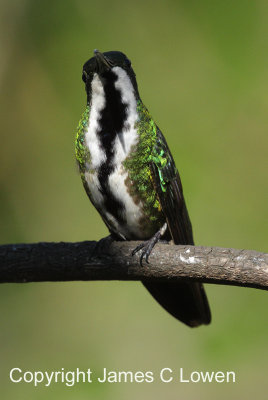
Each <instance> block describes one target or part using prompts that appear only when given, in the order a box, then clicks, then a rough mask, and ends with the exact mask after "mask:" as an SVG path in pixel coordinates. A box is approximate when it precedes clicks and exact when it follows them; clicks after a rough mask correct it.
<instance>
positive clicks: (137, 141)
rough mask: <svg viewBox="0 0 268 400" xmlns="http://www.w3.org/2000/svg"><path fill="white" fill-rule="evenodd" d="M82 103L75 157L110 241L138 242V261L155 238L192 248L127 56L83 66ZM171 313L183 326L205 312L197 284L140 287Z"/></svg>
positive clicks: (104, 56)
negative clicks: (107, 231) (83, 91)
mask: <svg viewBox="0 0 268 400" xmlns="http://www.w3.org/2000/svg"><path fill="white" fill-rule="evenodd" d="M82 80H83V82H84V84H85V89H86V95H87V102H86V108H85V110H84V112H83V114H82V117H81V119H80V122H79V125H78V128H77V134H76V141H75V152H76V160H77V163H78V167H79V171H80V174H81V178H82V182H83V186H84V188H85V191H86V193H87V195H88V197H89V199H90V201H91V202H92V203H93V205H94V206H95V208H96V209H97V211H98V212H99V214H100V215H101V217H102V219H103V221H104V223H105V224H106V226H107V228H108V230H109V232H110V238H111V239H112V240H140V241H142V243H141V244H140V245H139V246H137V247H136V248H135V249H134V250H133V252H132V254H133V255H134V254H135V253H137V252H138V251H140V252H141V253H140V254H141V255H140V264H141V266H142V265H143V264H142V263H143V261H145V262H147V263H149V261H148V260H149V256H150V253H151V251H152V249H153V247H154V246H155V245H156V243H157V242H158V241H159V240H165V241H170V240H173V242H174V243H175V244H181V245H187V244H188V245H193V244H194V241H193V233H192V226H191V222H190V218H189V215H188V212H187V208H186V204H185V200H184V196H183V190H182V184H181V180H180V176H179V173H178V170H177V168H176V165H175V162H174V159H173V157H172V154H171V152H170V150H169V148H168V145H167V142H166V140H165V138H164V136H163V134H162V132H161V131H160V129H159V128H158V126H157V125H156V123H155V122H154V120H153V118H152V117H151V115H150V113H149V111H148V109H147V108H146V107H145V105H144V104H143V102H142V100H141V97H140V94H139V90H138V85H137V81H136V75H135V72H134V70H133V68H132V65H131V61H130V60H129V58H128V57H127V56H126V55H125V54H124V53H122V52H120V51H108V52H104V53H101V52H100V51H99V50H94V56H93V57H92V58H90V59H89V60H88V61H87V62H86V63H85V64H84V66H83V72H82ZM143 285H144V286H145V287H146V289H148V290H149V292H150V293H151V294H152V296H153V297H154V298H155V299H156V300H157V301H158V302H159V303H160V305H161V306H162V307H163V308H164V309H166V310H167V311H168V312H169V313H170V314H171V315H173V316H174V317H175V318H177V319H178V320H180V321H181V322H183V323H185V324H186V325H188V326H190V327H196V326H199V325H201V324H209V323H210V321H211V314H210V309H209V305H208V300H207V297H206V294H205V291H204V288H203V285H202V284H201V283H198V282H185V281H184V282H183V281H182V282H152V283H150V282H143Z"/></svg>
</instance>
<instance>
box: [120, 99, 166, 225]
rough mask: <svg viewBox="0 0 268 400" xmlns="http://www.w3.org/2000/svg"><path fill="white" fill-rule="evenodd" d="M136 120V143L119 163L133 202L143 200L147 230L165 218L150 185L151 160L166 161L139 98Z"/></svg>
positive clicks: (152, 186) (154, 127)
mask: <svg viewBox="0 0 268 400" xmlns="http://www.w3.org/2000/svg"><path fill="white" fill-rule="evenodd" d="M137 111H138V115H139V120H138V121H137V123H136V128H137V132H138V134H139V142H138V144H137V145H136V148H135V149H134V150H133V152H132V153H131V154H130V156H129V157H128V158H127V159H126V160H125V161H124V163H123V165H124V167H125V168H126V170H127V171H128V176H129V179H128V182H126V184H127V185H128V188H129V192H130V194H131V196H132V197H133V198H134V199H136V201H137V202H138V201H141V202H142V203H143V209H144V223H145V224H146V223H147V224H148V222H149V224H150V228H151V229H150V230H152V231H156V230H157V229H159V228H160V227H161V226H162V224H163V222H164V221H165V217H164V215H163V214H162V211H161V207H160V203H159V200H158V197H157V194H156V191H155V188H154V182H153V178H152V174H151V168H150V165H151V163H153V162H154V163H158V164H159V163H160V164H161V163H163V164H164V163H166V160H165V158H164V156H163V154H162V155H161V154H160V153H161V150H159V152H158V151H157V149H158V146H157V144H158V135H157V126H156V124H155V123H154V121H153V119H152V117H151V115H150V113H149V111H148V110H147V108H146V107H145V106H144V104H143V103H142V101H141V100H139V101H138V102H137Z"/></svg>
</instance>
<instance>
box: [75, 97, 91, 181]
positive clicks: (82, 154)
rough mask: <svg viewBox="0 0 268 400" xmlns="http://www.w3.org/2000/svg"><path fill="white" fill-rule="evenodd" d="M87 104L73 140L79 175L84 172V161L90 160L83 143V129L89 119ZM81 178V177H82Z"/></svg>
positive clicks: (84, 129)
mask: <svg viewBox="0 0 268 400" xmlns="http://www.w3.org/2000/svg"><path fill="white" fill-rule="evenodd" d="M89 111H90V109H89V105H87V107H86V109H85V111H84V112H83V114H82V117H81V119H80V121H79V123H78V127H77V133H76V140H75V156H76V160H77V162H78V165H79V169H80V172H81V175H83V174H84V173H85V169H86V163H89V162H90V154H89V151H88V148H87V146H86V145H85V143H84V141H85V131H86V128H87V126H88V121H89ZM82 178H83V177H82Z"/></svg>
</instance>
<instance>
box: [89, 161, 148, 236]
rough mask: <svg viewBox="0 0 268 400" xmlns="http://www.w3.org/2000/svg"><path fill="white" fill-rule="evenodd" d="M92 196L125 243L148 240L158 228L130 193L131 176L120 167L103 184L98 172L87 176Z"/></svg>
mask: <svg viewBox="0 0 268 400" xmlns="http://www.w3.org/2000/svg"><path fill="white" fill-rule="evenodd" d="M85 180H86V185H87V188H88V191H89V197H90V200H91V201H92V203H93V205H94V206H95V207H96V209H97V210H98V211H99V213H100V214H101V216H102V218H103V220H104V222H105V223H106V225H107V226H108V228H109V230H110V231H111V232H112V233H114V234H116V235H117V236H120V237H121V238H122V239H125V240H134V239H137V240H138V239H147V238H149V237H151V236H152V234H154V233H155V231H156V228H155V227H154V226H153V225H150V220H149V219H148V218H147V216H146V215H145V213H144V206H143V202H142V201H141V200H140V199H138V198H137V197H135V199H134V198H133V196H131V194H130V192H129V186H128V182H129V177H128V173H127V171H126V170H125V169H124V167H123V166H122V164H121V166H119V167H117V168H115V169H114V171H113V172H111V174H110V175H109V176H108V178H107V180H106V182H103V181H102V182H101V181H100V177H99V175H98V171H97V170H96V171H95V172H87V173H86V174H85Z"/></svg>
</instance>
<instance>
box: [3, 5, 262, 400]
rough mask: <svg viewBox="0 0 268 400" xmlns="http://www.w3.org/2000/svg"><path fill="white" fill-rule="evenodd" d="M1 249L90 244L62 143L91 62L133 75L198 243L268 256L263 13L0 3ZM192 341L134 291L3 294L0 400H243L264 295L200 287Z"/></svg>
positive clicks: (228, 8) (46, 289)
mask: <svg viewBox="0 0 268 400" xmlns="http://www.w3.org/2000/svg"><path fill="white" fill-rule="evenodd" d="M0 14H1V17H0V18H1V19H0V32H1V35H0V45H1V53H0V54H1V56H0V57H1V63H0V87H1V90H0V102H1V107H0V113H1V131H0V132H1V146H0V159H1V169H0V178H1V192H0V205H1V206H0V226H1V230H0V235H1V243H15V242H38V241H81V240H86V239H87V240H91V239H99V238H101V237H103V236H105V235H106V234H107V231H106V228H105V226H104V224H103V222H102V220H101V219H100V217H99V216H98V214H97V212H96V211H95V210H94V208H93V206H91V204H90V203H89V200H88V199H87V197H86V194H85V193H84V189H83V187H82V184H81V182H80V177H79V174H78V171H77V168H76V165H75V160H74V136H75V130H76V126H77V123H78V120H79V118H80V115H81V113H82V111H83V109H84V107H85V102H86V97H85V92H84V85H83V83H82V80H81V68H82V65H83V63H84V62H85V61H86V60H87V59H88V58H90V57H91V56H92V51H93V49H95V48H98V49H100V50H101V51H109V50H121V51H123V52H125V53H126V54H127V55H128V56H129V58H130V59H131V60H132V64H133V67H134V69H135V72H136V74H137V78H138V84H139V89H140V94H141V97H142V99H143V101H144V103H145V104H146V105H147V106H148V108H149V109H150V111H151V113H152V115H153V116H154V118H155V120H156V122H157V123H158V125H159V126H160V128H161V129H162V131H163V132H164V134H165V136H166V138H167V140H168V143H169V145H170V148H171V150H172V152H173V154H174V157H175V160H176V163H177V166H178V169H179V171H180V174H181V178H182V182H183V186H184V192H185V197H186V201H187V205H188V209H189V213H190V216H191V220H192V224H193V228H194V234H195V240H196V244H199V245H213V246H222V247H225V246H226V247H234V248H248V249H255V250H259V251H266V250H267V249H266V244H267V227H266V226H265V222H266V223H267V126H268V113H267V108H268V48H267V47H268V46H267V43H268V41H267V38H268V23H267V22H268V4H267V2H266V1H265V0H256V1H254V2H253V1H251V0H236V1H229V0H226V1H215V0H201V1H197V0H196V1H194V0H180V1H174V0H167V1H145V2H144V1H139V0H137V1H135V2H133V1H123V0H121V1H120V0H114V1H113V2H111V1H108V0H102V1H85V0H78V1H71V0H66V1H64V2H63V1H60V0H53V1H51V0H46V1H44V0H43V1H40V0H11V1H7V0H1V3H0ZM207 293H208V297H209V300H210V304H211V309H212V313H213V323H212V324H211V326H209V327H202V328H199V329H196V330H191V329H189V328H187V327H186V326H184V325H183V324H180V323H178V322H177V321H176V320H175V319H173V318H171V317H170V316H169V315H168V314H167V313H165V312H164V311H163V310H162V309H161V308H160V307H159V305H158V304H157V303H156V302H155V301H153V299H152V298H151V297H150V295H149V294H148V293H147V292H146V291H145V290H144V288H143V287H142V285H141V284H139V283H126V282H92V283H82V282H81V283H79V282H78V283H54V284H53V283H34V284H25V285H22V284H6V285H1V287H0V316H1V328H0V360H1V361H0V385H1V398H3V399H17V398H19V399H22V400H23V399H33V398H34V399H40V400H43V399H47V398H49V399H51V400H53V399H57V400H58V399H65V400H68V399H76V400H80V399H81V400H83V399H93V398H94V399H95V398H97V399H117V400H121V399H126V398H127V399H129V400H132V399H133V400H134V399H137V397H138V396H139V397H140V398H146V399H155V398H163V397H164V398H165V399H196V398H199V399H201V400H202V399H214V398H215V397H216V398H218V399H226V398H229V399H237V398H243V399H245V400H246V399H252V397H253V396H258V394H262V393H265V392H266V391H267V388H268V384H267V374H268V367H267V356H268V350H267V337H268V323H267V309H268V296H267V293H265V292H262V291H258V290H254V289H245V288H235V287H224V286H213V285H207ZM13 367H20V368H21V369H23V370H24V371H26V370H42V371H45V370H48V371H52V370H60V369H61V368H63V367H64V368H65V370H74V369H76V368H77V367H79V368H80V369H87V368H89V367H90V368H92V369H93V371H94V372H95V374H97V373H98V372H100V371H101V370H102V368H103V367H107V368H110V369H115V370H117V369H118V370H133V371H136V370H143V371H146V370H152V371H154V372H157V371H158V370H159V369H161V368H164V367H170V368H173V369H174V370H175V371H177V370H178V369H179V368H180V367H184V368H185V371H186V372H189V371H193V370H203V371H206V370H213V369H214V370H227V369H229V370H234V371H235V372H236V374H237V383H235V384H188V385H187V384H182V383H181V384H180V383H175V382H174V383H172V384H164V383H159V382H156V383H151V384H149V383H147V384H146V383H140V384H138V383H132V384H91V385H87V384H80V385H76V386H74V387H72V388H67V387H66V386H64V384H54V385H53V386H51V387H49V388H45V387H43V386H41V385H40V386H39V387H38V388H34V387H33V386H32V385H31V384H26V383H25V384H12V383H11V382H10V381H9V370H10V369H11V368H13Z"/></svg>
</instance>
